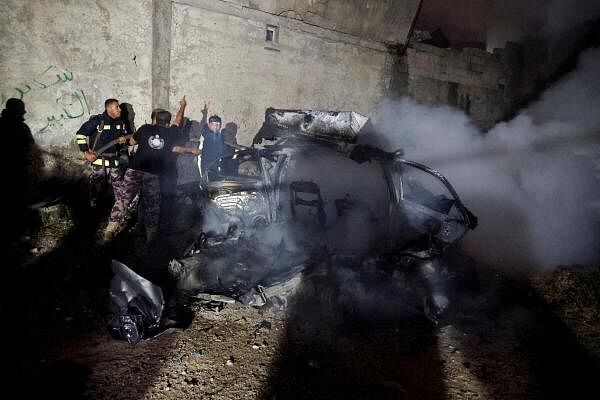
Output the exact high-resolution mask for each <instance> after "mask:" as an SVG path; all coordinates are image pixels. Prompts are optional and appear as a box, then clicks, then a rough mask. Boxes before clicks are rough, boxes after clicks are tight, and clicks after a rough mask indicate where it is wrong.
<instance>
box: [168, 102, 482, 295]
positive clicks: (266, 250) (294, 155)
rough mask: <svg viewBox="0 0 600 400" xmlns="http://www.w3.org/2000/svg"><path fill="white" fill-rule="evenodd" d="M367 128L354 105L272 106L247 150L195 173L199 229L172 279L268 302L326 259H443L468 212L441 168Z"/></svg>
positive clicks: (401, 262) (401, 263)
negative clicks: (200, 195)
mask: <svg viewBox="0 0 600 400" xmlns="http://www.w3.org/2000/svg"><path fill="white" fill-rule="evenodd" d="M372 132H373V126H372V124H371V122H370V120H369V119H368V118H367V117H365V116H363V115H360V114H358V113H356V112H351V111H339V112H338V111H312V110H281V109H268V110H267V112H266V114H265V121H264V123H263V125H262V127H261V129H260V130H259V132H258V133H257V134H256V136H255V138H254V141H253V145H252V147H250V148H245V149H237V150H235V151H234V152H232V153H231V154H228V155H226V156H225V157H223V158H222V159H221V160H219V161H218V162H215V163H214V165H212V166H211V169H212V171H213V172H214V173H215V174H214V175H216V176H217V179H213V180H210V181H209V180H207V179H204V180H203V181H202V187H203V189H204V190H205V191H206V192H207V193H208V197H209V201H208V203H207V205H206V207H205V209H204V229H203V234H202V235H201V238H200V239H199V240H198V241H197V242H196V243H195V244H194V245H193V246H192V247H191V248H190V249H189V251H188V252H187V253H186V257H184V258H182V259H180V260H178V261H174V262H172V265H171V268H172V269H174V270H177V271H178V273H179V274H180V276H181V279H180V288H182V289H185V290H196V291H202V292H207V293H215V294H220V295H230V296H232V297H234V298H236V299H238V300H241V301H242V302H244V303H245V304H251V305H264V304H265V303H268V302H269V298H274V297H275V295H273V296H269V295H268V294H265V293H266V292H268V288H269V287H273V286H277V285H282V286H283V287H289V286H290V285H286V284H285V282H287V281H289V280H293V279H294V277H296V278H297V276H298V274H299V273H302V272H306V268H307V266H308V265H315V264H319V263H322V262H323V260H325V259H327V260H328V261H327V262H326V263H330V262H331V257H332V256H333V257H336V259H337V260H339V259H341V258H340V256H343V257H342V258H344V259H345V260H346V262H350V261H349V260H350V259H352V260H353V261H351V262H350V263H354V264H360V263H364V262H365V260H366V259H369V260H370V261H369V262H372V263H373V262H375V263H381V264H385V268H384V269H388V268H389V267H390V265H392V264H393V265H394V267H392V268H391V269H396V270H397V269H402V268H404V269H406V268H407V266H408V265H413V264H415V260H418V261H419V263H421V264H422V262H423V261H427V262H431V261H432V260H435V259H439V258H440V257H441V256H442V254H443V253H444V251H445V250H446V249H448V248H449V247H451V246H453V245H455V244H457V243H458V242H459V241H460V239H461V238H462V237H463V236H464V235H465V234H466V233H467V231H469V230H470V229H474V228H475V226H476V225H477V219H476V217H475V216H474V215H473V214H472V213H471V212H470V211H469V210H468V209H467V208H466V206H465V205H464V204H463V203H462V201H461V200H460V198H459V196H458V194H457V193H456V191H455V190H454V188H453V187H452V185H451V184H450V183H449V182H448V180H447V179H446V178H445V177H444V176H443V175H442V174H441V173H439V172H438V171H436V170H434V169H432V168H429V167H427V166H425V165H422V164H420V163H417V162H414V161H409V160H407V159H405V158H404V155H403V151H402V150H401V149H399V150H396V151H393V152H387V151H384V150H381V149H380V148H378V147H376V146H373V145H372V144H369V142H368V141H365V140H363V138H365V137H368V136H369V135H370V134H372ZM259 145H261V146H259ZM375 259H376V261H373V260H375ZM292 286H293V285H292ZM285 291H286V290H283V292H285ZM279 292H282V291H281V290H280V291H279ZM283 297H284V296H279V297H278V301H279V302H282V301H283V302H285V300H282V298H283Z"/></svg>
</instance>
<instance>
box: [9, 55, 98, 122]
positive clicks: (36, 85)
mask: <svg viewBox="0 0 600 400" xmlns="http://www.w3.org/2000/svg"><path fill="white" fill-rule="evenodd" d="M73 78H74V76H73V72H71V71H67V70H64V71H60V70H59V69H58V68H57V67H56V66H55V65H48V67H47V68H46V69H45V70H44V71H43V72H41V73H39V74H37V75H35V76H34V77H33V78H31V79H28V80H25V81H24V82H23V83H21V84H19V85H17V86H15V87H14V91H15V92H14V95H13V96H11V97H14V98H17V99H20V100H23V99H25V98H26V97H28V96H33V94H34V93H35V92H37V93H39V95H38V96H35V98H37V100H36V102H37V103H39V102H40V101H42V102H44V101H49V102H50V103H51V105H52V108H53V109H57V111H55V112H54V113H53V114H52V115H49V116H46V117H45V118H42V121H43V122H42V123H44V124H45V125H44V126H43V127H42V128H41V129H38V130H37V133H40V132H43V131H45V130H47V129H48V128H50V127H52V126H53V125H55V124H56V123H58V122H59V121H64V120H72V119H77V118H81V117H82V116H84V115H86V114H87V115H90V114H91V113H90V107H89V104H88V101H87V97H86V95H85V92H84V91H83V90H81V89H77V88H75V87H74V86H73V83H72V81H73ZM65 84H66V86H64V85H65ZM57 85H58V86H57ZM52 87H55V89H56V90H52V91H50V90H48V89H49V88H52ZM42 93H47V94H44V95H43V96H42V97H41V98H39V97H40V95H42ZM49 96H50V97H49ZM48 97H49V98H48ZM8 99H9V97H8V96H6V95H5V94H4V93H0V104H2V105H4V104H5V103H6V101H7V100H8ZM32 99H33V98H32ZM42 123H40V125H42Z"/></svg>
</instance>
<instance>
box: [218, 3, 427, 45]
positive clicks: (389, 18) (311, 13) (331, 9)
mask: <svg viewBox="0 0 600 400" xmlns="http://www.w3.org/2000/svg"><path fill="white" fill-rule="evenodd" d="M228 1H230V2H234V3H237V4H240V5H241V6H245V7H250V8H254V9H256V10H260V11H265V12H268V13H271V14H274V15H278V16H283V17H288V18H293V19H297V20H300V21H303V22H306V23H307V24H311V25H317V26H320V27H322V28H326V29H331V30H334V31H337V32H343V33H348V34H351V35H354V36H360V37H364V38H367V39H371V40H374V41H378V42H384V43H390V44H404V43H406V41H407V38H408V35H409V32H410V29H411V26H412V23H413V21H414V19H415V16H416V14H417V11H418V9H419V4H420V3H421V0H320V1H314V0H312V1H311V0H308V1H307V0H228Z"/></svg>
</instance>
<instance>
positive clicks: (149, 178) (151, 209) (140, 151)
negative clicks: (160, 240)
mask: <svg viewBox="0 0 600 400" xmlns="http://www.w3.org/2000/svg"><path fill="white" fill-rule="evenodd" d="M170 122H171V113H170V112H168V111H159V112H157V113H156V125H148V124H146V125H144V126H142V127H141V128H140V129H138V131H137V132H136V133H135V134H134V135H133V137H132V138H131V139H130V141H129V142H130V144H131V145H136V144H137V146H138V148H137V150H136V153H135V155H134V157H133V159H132V161H131V163H130V165H129V168H127V170H126V171H125V177H124V196H122V197H120V198H119V199H118V200H117V201H115V204H114V206H113V209H112V211H111V217H112V218H114V220H115V221H117V223H119V224H121V223H123V222H124V221H125V213H126V211H127V207H128V206H129V203H130V202H131V201H132V200H133V198H134V197H135V195H136V194H137V193H140V195H141V199H142V200H143V203H144V208H143V209H144V225H145V228H146V242H147V243H149V242H151V241H152V240H153V239H154V238H155V236H156V233H157V230H158V222H159V215H160V202H161V191H160V181H159V175H160V174H161V173H162V172H163V170H164V168H165V165H166V162H167V157H168V156H169V155H170V153H192V154H195V155H197V154H198V153H199V152H200V151H199V150H198V148H196V147H183V146H178V145H176V144H175V143H176V141H177V139H178V136H179V127H178V126H170ZM109 234H110V232H109V233H108V235H109ZM108 235H105V238H106V239H110V237H106V236H108Z"/></svg>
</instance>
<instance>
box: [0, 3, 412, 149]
mask: <svg viewBox="0 0 600 400" xmlns="http://www.w3.org/2000/svg"><path fill="white" fill-rule="evenodd" d="M288 3H289V4H288ZM291 3H293V4H291ZM291 3H290V2H289V1H287V2H286V1H244V0H229V1H222V0H189V1H186V0H181V1H174V2H171V1H168V0H119V1H117V0H96V1H92V0H82V1H75V0H52V1H42V0H34V1H20V0H4V1H2V2H1V3H0V34H1V36H0V37H1V39H0V57H1V58H0V78H1V82H2V83H1V86H0V96H2V97H1V98H0V100H1V104H2V105H4V103H5V101H6V99H8V98H10V97H17V98H22V99H23V100H24V101H25V103H26V108H27V110H28V114H27V115H26V122H27V123H28V124H29V126H30V127H31V129H32V132H33V133H34V136H35V139H36V141H37V142H38V143H39V144H41V145H42V146H48V145H72V143H73V137H74V134H75V132H76V131H77V129H78V128H79V126H80V125H81V124H82V123H83V122H85V121H86V120H87V119H88V118H89V116H90V115H93V114H97V113H100V112H102V111H103V102H104V100H105V99H106V98H109V97H115V98H117V99H119V100H120V101H122V102H128V103H130V104H132V105H133V107H134V111H135V124H136V126H140V125H141V124H142V123H144V121H146V120H148V117H149V113H150V111H151V109H152V108H153V107H156V106H162V107H165V108H168V109H170V110H172V111H176V108H177V105H178V100H179V98H180V96H182V95H186V96H187V99H188V102H189V107H188V116H190V117H191V118H195V119H200V118H201V113H200V110H201V109H202V106H203V105H204V100H205V99H206V100H207V101H208V102H209V108H210V111H211V112H212V113H219V114H221V115H222V116H223V118H224V119H225V122H229V121H234V122H236V123H237V124H238V125H239V126H240V133H239V135H238V137H239V141H240V142H241V143H249V141H250V138H251V137H252V136H253V135H254V133H255V132H256V130H257V129H258V128H259V126H260V125H261V123H262V120H263V118H264V111H265V109H266V108H267V107H269V106H273V107H282V108H283V107H289V108H313V109H316V108H323V109H347V110H356V111H358V112H362V113H365V114H369V113H370V111H371V110H372V109H373V108H374V106H375V105H376V103H377V102H378V101H379V100H381V99H382V98H383V97H384V96H386V95H387V94H388V93H389V89H390V81H391V77H392V69H393V66H392V63H393V60H392V58H391V56H390V55H389V53H388V49H387V47H386V45H384V44H383V43H382V41H390V42H399V41H402V40H403V38H405V37H406V32H407V30H408V29H409V27H410V24H409V23H408V22H407V21H410V20H412V18H413V17H414V15H415V13H416V8H417V6H418V3H419V1H418V0H406V1H400V2H395V1H391V0H369V1H366V0H365V1H363V0H353V1H341V0H328V1H325V2H314V1H311V0H297V1H292V2H291ZM290 6H293V7H296V9H297V11H298V13H296V14H294V13H293V12H291V11H289V10H288V12H285V13H282V12H281V11H280V10H282V9H283V8H287V7H290ZM275 14H282V15H275ZM302 20H306V22H307V23H305V22H303V21H302ZM316 22H321V23H323V24H324V27H319V26H315V25H314V24H313V23H316ZM267 25H272V26H275V27H276V28H277V29H278V34H277V37H276V40H275V41H274V42H271V43H267V42H266V40H265V31H266V27H267ZM375 26H379V27H380V28H379V29H375V28H374V27H375ZM336 29H339V31H337V30H336ZM344 31H348V32H351V33H354V34H347V33H344ZM371 38H377V39H378V40H379V41H378V40H372V39H371Z"/></svg>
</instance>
